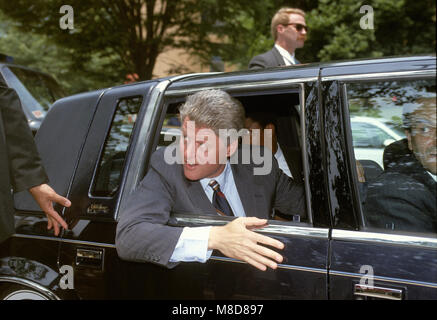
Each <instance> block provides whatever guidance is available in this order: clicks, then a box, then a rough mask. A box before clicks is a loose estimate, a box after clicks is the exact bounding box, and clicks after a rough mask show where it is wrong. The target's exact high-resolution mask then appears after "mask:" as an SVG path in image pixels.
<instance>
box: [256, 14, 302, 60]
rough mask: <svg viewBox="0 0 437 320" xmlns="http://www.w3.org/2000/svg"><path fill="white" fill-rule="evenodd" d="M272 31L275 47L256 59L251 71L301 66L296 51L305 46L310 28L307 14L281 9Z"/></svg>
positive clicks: (276, 16)
mask: <svg viewBox="0 0 437 320" xmlns="http://www.w3.org/2000/svg"><path fill="white" fill-rule="evenodd" d="M271 31H272V36H273V39H274V40H275V45H274V47H273V48H272V49H271V50H269V51H267V52H265V53H263V54H260V55H258V56H256V57H254V58H252V60H251V61H250V63H249V69H262V68H268V67H279V66H289V65H293V64H299V63H300V62H299V61H298V60H296V58H295V50H296V49H298V48H302V47H303V46H304V43H305V40H306V37H307V31H308V27H307V25H306V23H305V12H303V11H302V10H300V9H295V8H281V9H280V10H279V11H278V12H276V14H275V15H274V16H273V19H272V24H271Z"/></svg>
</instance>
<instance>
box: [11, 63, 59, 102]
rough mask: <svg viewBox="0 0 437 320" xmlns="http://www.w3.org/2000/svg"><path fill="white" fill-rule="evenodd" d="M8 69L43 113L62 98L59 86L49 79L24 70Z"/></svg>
mask: <svg viewBox="0 0 437 320" xmlns="http://www.w3.org/2000/svg"><path fill="white" fill-rule="evenodd" d="M10 69H11V71H12V72H13V73H14V74H15V76H16V77H17V78H18V79H19V80H20V81H21V82H22V83H23V85H24V87H25V88H26V89H27V90H28V91H29V92H30V94H31V95H32V96H33V97H34V98H35V99H36V100H37V101H38V102H39V104H40V105H41V106H42V107H43V108H44V110H45V111H48V110H49V108H50V107H51V105H52V104H53V103H54V102H55V101H56V100H57V99H60V98H62V97H63V96H64V93H63V91H62V89H61V87H60V86H59V84H58V83H56V82H55V81H54V80H53V79H51V78H50V77H47V76H46V75H44V74H42V73H37V72H34V71H31V70H26V69H21V68H15V67H10Z"/></svg>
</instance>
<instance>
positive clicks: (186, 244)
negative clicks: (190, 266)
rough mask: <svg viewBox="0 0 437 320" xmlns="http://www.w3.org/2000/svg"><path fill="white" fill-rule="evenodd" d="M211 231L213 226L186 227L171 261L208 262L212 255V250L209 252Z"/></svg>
mask: <svg viewBox="0 0 437 320" xmlns="http://www.w3.org/2000/svg"><path fill="white" fill-rule="evenodd" d="M210 230H211V226H208V227H194V228H191V227H185V228H184V230H183V231H182V233H181V236H180V237H179V240H178V243H177V244H176V247H175V250H174V251H173V254H172V256H171V258H170V260H169V261H170V262H182V261H183V262H192V261H197V262H202V263H204V262H206V261H207V260H208V259H209V258H210V257H211V254H212V250H208V239H209V232H210Z"/></svg>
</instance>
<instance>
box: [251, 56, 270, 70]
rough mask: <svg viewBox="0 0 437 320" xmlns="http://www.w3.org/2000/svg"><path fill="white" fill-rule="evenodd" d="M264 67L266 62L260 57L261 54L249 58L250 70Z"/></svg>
mask: <svg viewBox="0 0 437 320" xmlns="http://www.w3.org/2000/svg"><path fill="white" fill-rule="evenodd" d="M266 67H267V62H266V61H265V59H264V58H263V57H262V55H258V56H256V57H253V58H252V60H250V62H249V69H251V70H256V69H264V68H266Z"/></svg>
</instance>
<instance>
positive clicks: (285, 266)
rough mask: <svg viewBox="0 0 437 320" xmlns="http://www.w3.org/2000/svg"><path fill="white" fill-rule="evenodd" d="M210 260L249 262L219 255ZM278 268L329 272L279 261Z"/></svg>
mask: <svg viewBox="0 0 437 320" xmlns="http://www.w3.org/2000/svg"><path fill="white" fill-rule="evenodd" d="M209 260H215V261H223V262H233V263H242V264H248V263H247V262H244V261H241V260H237V259H234V258H228V257H219V256H211V258H209ZM278 269H284V270H293V271H304V272H313V273H321V274H327V273H328V271H327V270H326V269H320V268H311V267H303V266H295V265H289V264H280V263H278Z"/></svg>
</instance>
